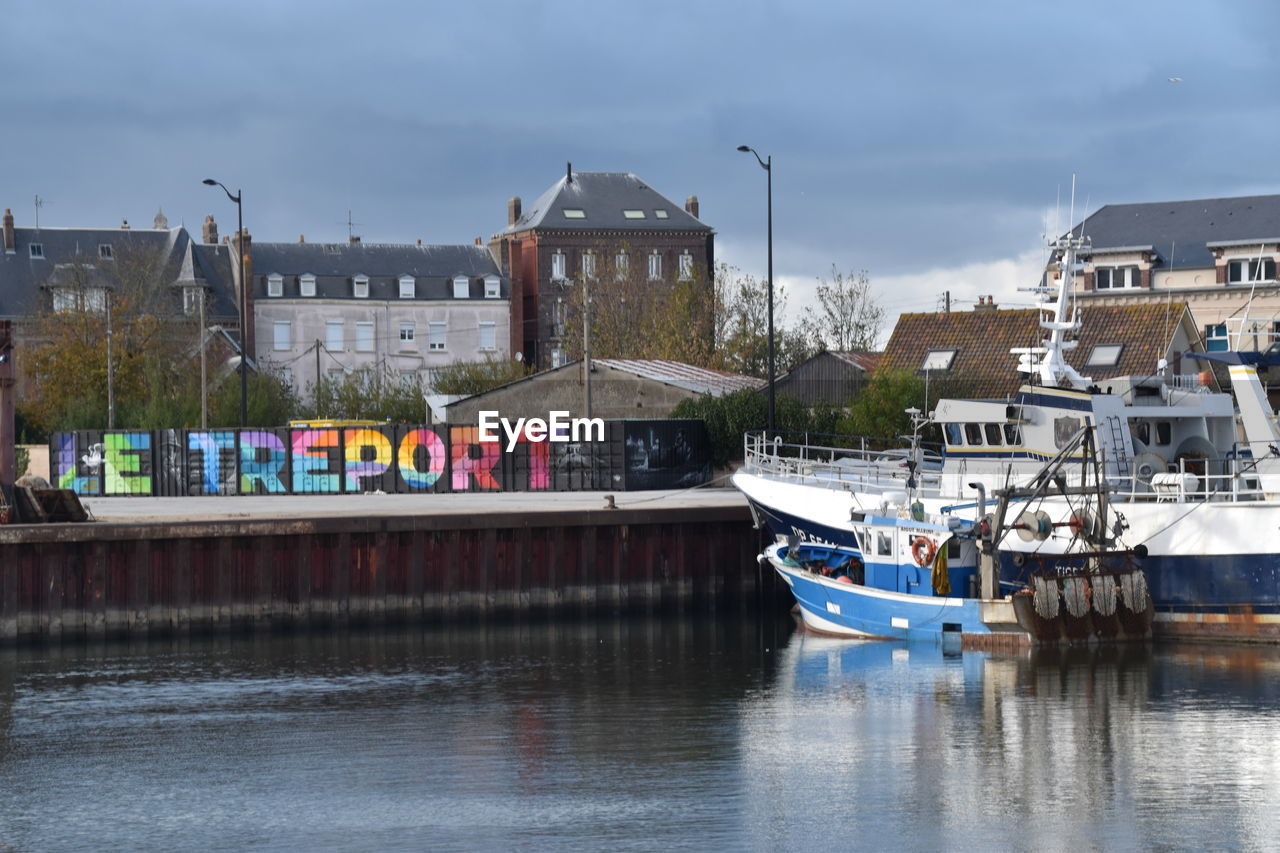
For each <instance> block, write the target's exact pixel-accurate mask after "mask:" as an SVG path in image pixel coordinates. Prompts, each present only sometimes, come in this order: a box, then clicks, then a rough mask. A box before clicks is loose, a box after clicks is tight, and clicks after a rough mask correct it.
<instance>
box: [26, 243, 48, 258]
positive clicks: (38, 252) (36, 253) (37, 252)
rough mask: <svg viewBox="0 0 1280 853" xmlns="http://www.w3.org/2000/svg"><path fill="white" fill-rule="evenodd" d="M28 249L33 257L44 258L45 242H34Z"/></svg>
mask: <svg viewBox="0 0 1280 853" xmlns="http://www.w3.org/2000/svg"><path fill="white" fill-rule="evenodd" d="M27 251H28V252H30V254H31V257H33V258H43V257H44V243H32V244H30V245H29V246H28V247H27Z"/></svg>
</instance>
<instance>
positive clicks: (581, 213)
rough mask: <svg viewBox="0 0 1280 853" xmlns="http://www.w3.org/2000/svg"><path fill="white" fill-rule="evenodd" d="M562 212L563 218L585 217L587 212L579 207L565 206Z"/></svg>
mask: <svg viewBox="0 0 1280 853" xmlns="http://www.w3.org/2000/svg"><path fill="white" fill-rule="evenodd" d="M562 213H564V218H565V219H586V218H587V212H586V211H585V210H583V209H582V208H580V207H566V208H565V209H564V210H563V211H562Z"/></svg>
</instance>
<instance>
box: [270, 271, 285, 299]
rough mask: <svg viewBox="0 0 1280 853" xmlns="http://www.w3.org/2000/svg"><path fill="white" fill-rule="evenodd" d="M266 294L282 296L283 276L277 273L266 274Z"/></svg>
mask: <svg viewBox="0 0 1280 853" xmlns="http://www.w3.org/2000/svg"><path fill="white" fill-rule="evenodd" d="M267 296H271V297H278V296H284V276H282V275H280V274H279V273H272V274H271V275H269V276H267Z"/></svg>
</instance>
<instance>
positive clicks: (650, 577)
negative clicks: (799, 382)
mask: <svg viewBox="0 0 1280 853" xmlns="http://www.w3.org/2000/svg"><path fill="white" fill-rule="evenodd" d="M83 504H84V506H85V508H86V509H87V510H88V512H89V514H90V517H91V519H92V520H91V521H88V522H84V523H55V524H30V525H5V526H0V642H2V643H30V642H49V641H52V642H58V641H62V640H76V639H89V640H93V639H105V638H113V637H145V636H152V635H172V634H184V633H211V632H221V631H256V630H276V629H280V630H286V629H303V628H312V627H328V626H332V627H342V626H347V625H362V624H367V625H378V624H390V623H396V622H399V623H405V622H415V621H416V622H434V621H444V620H450V619H486V618H534V617H539V616H544V615H579V616H587V615H591V614H596V613H599V614H601V615H604V614H612V613H621V612H628V611H640V612H645V611H654V610H666V609H674V610H684V609H689V608H697V609H710V610H714V609H721V608H724V609H731V608H738V607H743V606H746V605H747V604H748V603H749V602H750V601H752V600H755V598H756V597H757V596H758V595H759V594H761V592H762V591H763V588H764V587H765V586H768V587H770V588H771V587H772V584H773V579H772V577H771V575H772V573H768V574H769V577H765V575H764V574H762V573H761V571H760V569H759V566H758V564H757V562H756V554H757V553H758V551H759V549H760V545H761V542H762V540H761V535H760V532H759V531H757V530H755V529H754V528H753V526H752V520H751V514H750V511H749V509H748V508H747V505H746V502H745V500H744V499H743V498H742V496H741V495H740V494H739V493H738V492H736V491H735V490H732V489H724V488H715V489H710V488H709V489H697V490H689V491H658V492H619V493H616V494H606V493H604V492H544V493H529V492H503V493H466V494H458V493H453V494H350V495H326V496H305V495H269V496H234V497H183V498H164V497H133V498H122V497H111V498H85V499H83Z"/></svg>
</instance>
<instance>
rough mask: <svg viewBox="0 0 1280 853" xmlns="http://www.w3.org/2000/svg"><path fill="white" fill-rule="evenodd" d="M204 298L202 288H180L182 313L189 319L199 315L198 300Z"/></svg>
mask: <svg viewBox="0 0 1280 853" xmlns="http://www.w3.org/2000/svg"><path fill="white" fill-rule="evenodd" d="M203 297H204V288H203V287H184V288H182V313H183V314H186V315H187V316H188V317H190V316H191V315H192V314H198V313H200V300H201V299H202V298H203Z"/></svg>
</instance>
